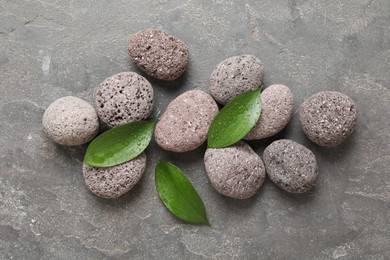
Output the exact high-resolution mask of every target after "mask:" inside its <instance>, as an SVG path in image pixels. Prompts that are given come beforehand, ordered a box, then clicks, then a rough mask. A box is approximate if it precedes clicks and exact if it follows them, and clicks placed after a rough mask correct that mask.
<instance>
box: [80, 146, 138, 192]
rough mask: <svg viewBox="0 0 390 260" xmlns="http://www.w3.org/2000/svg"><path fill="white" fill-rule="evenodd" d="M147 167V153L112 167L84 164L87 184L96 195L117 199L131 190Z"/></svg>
mask: <svg viewBox="0 0 390 260" xmlns="http://www.w3.org/2000/svg"><path fill="white" fill-rule="evenodd" d="M145 168H146V155H145V153H142V154H141V155H139V156H138V157H136V158H134V159H133V160H131V161H128V162H125V163H122V164H119V165H116V166H112V167H105V168H99V167H92V166H88V165H85V164H84V165H83V176H84V180H85V185H86V186H87V187H88V189H89V190H90V191H91V192H92V193H93V194H95V195H96V196H99V197H102V198H105V199H115V198H118V197H120V196H122V195H124V194H126V193H127V192H128V191H129V190H131V189H132V188H133V187H134V186H135V185H136V184H137V183H138V182H139V180H140V179H141V177H142V175H143V174H144V172H145Z"/></svg>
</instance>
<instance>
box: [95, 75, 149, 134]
mask: <svg viewBox="0 0 390 260" xmlns="http://www.w3.org/2000/svg"><path fill="white" fill-rule="evenodd" d="M96 110H97V113H98V115H99V117H100V119H101V120H102V121H103V122H104V123H106V124H107V125H108V126H110V127H115V126H118V125H122V124H125V123H128V122H134V121H140V120H144V119H147V118H148V117H149V116H150V114H151V113H152V110H153V88H152V85H150V83H149V81H147V80H146V79H145V78H144V77H142V76H141V75H138V74H137V73H135V72H123V73H119V74H116V75H114V76H111V77H109V78H107V79H105V80H104V81H103V82H102V83H101V84H100V86H99V87H98V88H97V90H96Z"/></svg>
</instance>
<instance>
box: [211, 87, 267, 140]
mask: <svg viewBox="0 0 390 260" xmlns="http://www.w3.org/2000/svg"><path fill="white" fill-rule="evenodd" d="M260 93H261V87H260V88H258V89H256V90H253V91H249V92H245V93H243V94H241V95H239V96H237V97H235V98H233V99H232V100H231V101H230V102H229V103H228V104H227V105H226V106H225V107H224V108H222V109H221V111H219V113H218V114H217V116H216V117H215V118H214V120H213V122H212V123H211V125H210V128H209V132H208V140H207V144H208V147H210V148H224V147H227V146H229V145H232V144H235V143H236V142H238V141H240V140H241V139H242V138H243V137H244V136H245V135H246V134H247V133H248V132H249V131H250V130H251V129H252V128H253V127H254V126H255V124H256V123H257V120H259V117H260V114H261V96H260Z"/></svg>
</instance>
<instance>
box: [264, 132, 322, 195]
mask: <svg viewBox="0 0 390 260" xmlns="http://www.w3.org/2000/svg"><path fill="white" fill-rule="evenodd" d="M263 160H264V164H265V168H266V171H267V175H268V177H269V178H270V179H271V180H272V181H273V182H274V183H275V184H276V185H277V186H278V187H280V188H281V189H283V190H285V191H288V192H292V193H303V192H306V191H308V190H309V189H311V188H312V187H313V185H314V182H315V180H316V178H317V175H318V166H317V161H316V158H315V156H314V154H313V153H312V151H310V150H309V149H307V148H306V147H304V146H303V145H301V144H298V143H296V142H294V141H291V140H286V139H281V140H277V141H274V142H273V143H271V144H270V145H269V146H268V147H267V148H266V149H265V150H264V154H263Z"/></svg>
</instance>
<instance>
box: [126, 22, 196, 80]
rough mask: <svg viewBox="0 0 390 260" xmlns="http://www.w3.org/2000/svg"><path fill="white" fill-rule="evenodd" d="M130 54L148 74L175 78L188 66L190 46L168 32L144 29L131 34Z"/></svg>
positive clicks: (163, 77) (166, 78) (163, 78)
mask: <svg viewBox="0 0 390 260" xmlns="http://www.w3.org/2000/svg"><path fill="white" fill-rule="evenodd" d="M129 56H130V58H131V59H132V60H133V61H134V63H135V64H136V65H137V66H138V68H140V70H142V71H144V72H145V73H146V74H148V75H150V76H152V77H155V78H157V79H161V80H174V79H177V78H178V77H179V76H180V75H182V74H183V72H184V71H185V70H186V68H187V64H188V47H187V45H186V44H185V43H184V42H182V41H181V40H179V39H178V38H176V37H175V36H172V35H170V34H168V33H166V32H163V31H161V30H157V29H144V30H141V31H138V32H136V33H134V34H133V35H131V36H130V38H129Z"/></svg>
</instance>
